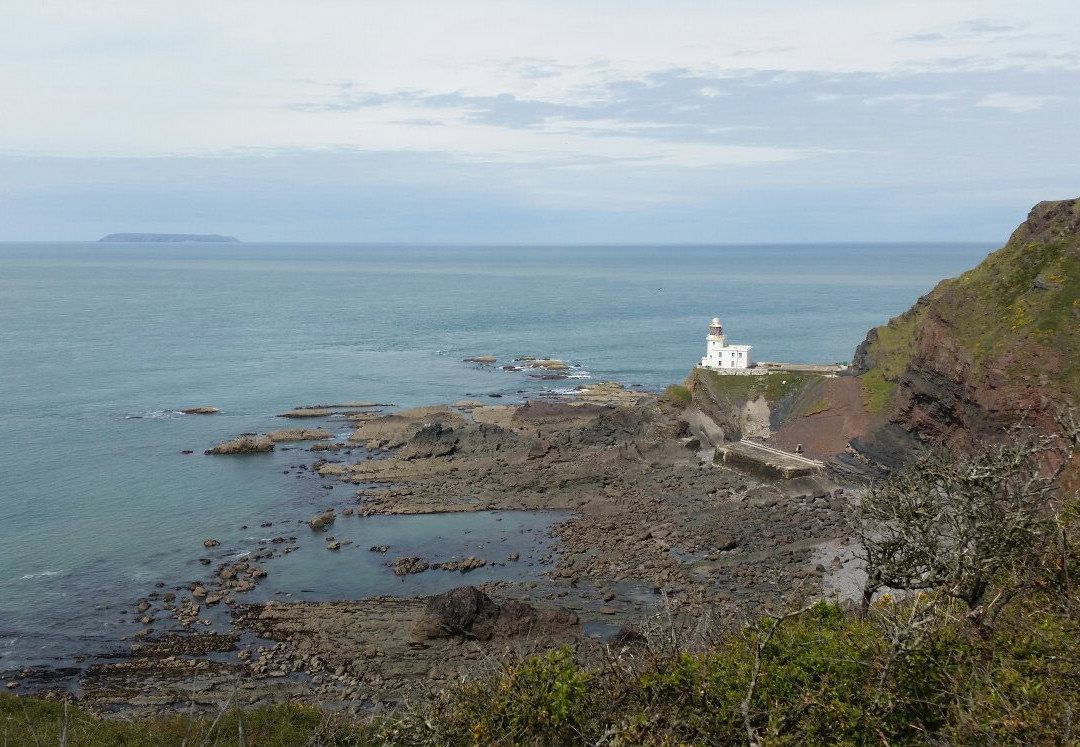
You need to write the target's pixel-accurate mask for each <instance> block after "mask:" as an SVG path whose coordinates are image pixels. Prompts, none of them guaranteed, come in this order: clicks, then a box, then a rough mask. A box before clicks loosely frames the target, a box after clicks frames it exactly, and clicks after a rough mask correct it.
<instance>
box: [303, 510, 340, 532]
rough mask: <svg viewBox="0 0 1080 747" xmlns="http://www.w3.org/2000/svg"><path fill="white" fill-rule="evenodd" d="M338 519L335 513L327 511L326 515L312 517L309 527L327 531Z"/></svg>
mask: <svg viewBox="0 0 1080 747" xmlns="http://www.w3.org/2000/svg"><path fill="white" fill-rule="evenodd" d="M336 518H337V516H336V515H335V514H334V512H333V511H327V512H326V513H323V514H319V515H317V516H313V517H311V520H310V521H309V522H308V526H309V527H311V528H312V529H326V528H327V527H328V526H330V525H331V524H333V523H334V519H336Z"/></svg>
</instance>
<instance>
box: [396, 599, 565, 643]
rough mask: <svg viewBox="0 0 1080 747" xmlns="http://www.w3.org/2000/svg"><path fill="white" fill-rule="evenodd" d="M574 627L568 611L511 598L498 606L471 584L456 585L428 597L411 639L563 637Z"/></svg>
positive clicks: (483, 639)
mask: <svg viewBox="0 0 1080 747" xmlns="http://www.w3.org/2000/svg"><path fill="white" fill-rule="evenodd" d="M577 628H578V617H577V615H575V614H574V613H573V612H571V611H570V610H565V609H538V608H536V607H533V606H532V605H531V604H526V603H525V602H519V601H515V600H510V601H506V602H503V603H502V604H501V605H500V604H496V603H495V602H494V601H493V600H492V599H491V597H489V596H488V595H487V594H484V593H483V592H482V591H480V590H479V589H477V588H476V587H475V586H459V587H458V588H456V589H451V590H450V591H448V592H446V593H445V594H439V595H438V596H435V597H432V598H431V600H430V601H429V602H428V603H427V607H425V608H424V612H423V613H422V614H421V616H420V619H419V620H417V621H416V623H415V624H414V625H413V628H412V638H413V639H414V640H417V641H424V640H427V639H431V638H449V637H454V636H464V637H468V638H475V639H479V640H482V641H487V640H490V639H491V638H493V637H495V638H528V639H530V640H538V639H560V638H563V639H565V638H566V637H568V636H573V635H575V634H576V633H577Z"/></svg>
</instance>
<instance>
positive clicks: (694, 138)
mask: <svg viewBox="0 0 1080 747" xmlns="http://www.w3.org/2000/svg"><path fill="white" fill-rule="evenodd" d="M1078 123H1080V3H1077V2H1075V0H1071V1H1070V0H1054V1H1051V0H1028V1H1027V2H1023V3H1020V2H1015V0H1010V2H995V1H994V0H980V1H978V2H969V1H968V0H947V1H943V0H932V1H927V0H904V2H895V0H891V1H890V2H879V1H878V0H815V2H813V3H808V2H805V0H759V1H758V2H752V3H751V2H745V0H743V1H740V2H732V1H721V0H714V1H708V2H707V1H706V0H697V1H695V2H690V1H687V0H665V2H656V0H646V1H641V2H639V1H638V0H618V1H616V0H610V1H609V0H591V1H590V0H575V1H573V2H571V1H569V0H544V1H543V2H540V1H536V2H525V1H515V0H455V2H453V3H448V2H445V0H436V1H431V2H423V1H417V0H392V1H387V2H380V1H375V0H351V1H344V0H304V1H301V0H295V1H294V2H281V1H279V0H257V1H252V2H245V1H241V0H236V1H231V0H214V1H212V2H206V1H204V0H186V2H184V3H175V2H159V1H157V0H137V1H136V0H130V1H125V2H113V1H110V0H93V2H82V1H81V0H36V1H31V0H0V241H22V240H27V241H47V240H72V241H78V240H91V239H96V238H98V237H99V236H101V235H103V234H105V233H111V232H117V231H154V232H181V233H227V234H233V235H236V236H238V237H240V238H241V239H243V240H247V241H304V240H310V241H350V242H351V241H357V242H397V241H400V242H436V243H437V242H453V243H471V242H472V243H502V242H507V243H516V242H521V243H578V242H581V243H627V242H633V243H726V242H802V241H807V242H812V241H965V240H971V241H997V242H999V243H1003V242H1004V240H1005V239H1006V238H1007V236H1008V234H1009V232H1010V231H1011V230H1012V229H1013V228H1015V226H1016V225H1017V224H1018V223H1019V222H1020V221H1021V220H1022V219H1023V218H1024V216H1025V215H1026V213H1027V211H1028V210H1029V209H1030V208H1031V206H1032V205H1034V204H1035V203H1036V202H1038V201H1040V200H1045V199H1063V198H1069V197H1077V196H1078V195H1080V140H1078V134H1077V124H1078Z"/></svg>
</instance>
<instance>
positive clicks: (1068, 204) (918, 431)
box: [853, 199, 1080, 455]
mask: <svg viewBox="0 0 1080 747" xmlns="http://www.w3.org/2000/svg"><path fill="white" fill-rule="evenodd" d="M853 368H854V370H855V373H856V374H857V375H858V376H859V377H860V378H861V379H862V381H863V386H864V389H865V390H866V391H867V392H869V393H871V396H869V397H868V401H869V402H872V403H873V405H874V406H875V407H877V408H878V409H879V410H880V412H881V414H883V415H884V416H885V417H886V419H887V421H888V422H889V424H890V427H891V430H892V432H891V434H889V437H891V438H894V439H896V438H899V441H898V442H897V444H898V448H901V449H904V450H908V451H910V449H911V448H913V445H914V444H916V443H918V442H922V443H933V444H944V445H946V446H948V447H950V448H953V449H961V450H966V449H970V448H972V447H974V445H975V444H977V443H978V442H980V441H982V440H985V439H994V438H999V437H1000V436H1001V434H1002V433H1003V432H1004V430H1005V428H1007V427H1008V426H1010V425H1013V424H1016V423H1019V422H1024V423H1026V424H1029V425H1032V426H1035V427H1036V428H1039V429H1040V430H1044V431H1048V430H1051V429H1052V428H1053V427H1054V418H1055V416H1056V414H1057V413H1059V412H1061V411H1062V409H1063V408H1066V407H1070V406H1072V407H1075V406H1076V405H1077V404H1078V403H1080V199H1074V200H1060V201H1054V202H1040V203H1039V204H1038V205H1036V206H1035V207H1034V208H1033V209H1032V210H1031V212H1030V214H1029V215H1028V218H1027V220H1026V221H1024V222H1023V223H1021V224H1020V226H1019V227H1018V228H1017V229H1016V230H1015V231H1014V232H1013V234H1012V236H1011V237H1010V239H1009V241H1008V243H1006V244H1005V246H1004V247H1002V248H1001V249H999V250H997V251H995V252H993V253H991V254H990V255H989V256H988V257H987V258H986V259H985V260H984V261H983V262H982V263H981V264H979V265H978V266H977V267H975V268H974V269H972V270H969V271H968V272H965V273H964V274H962V275H960V276H959V277H957V278H953V279H950V280H944V281H942V282H940V283H939V284H938V285H937V287H935V288H934V289H933V290H932V291H931V292H930V293H928V294H927V295H926V296H924V297H923V298H921V299H919V301H918V302H917V303H916V304H915V305H914V306H913V307H912V308H911V309H909V310H908V311H907V312H905V313H904V314H902V315H900V316H898V317H896V318H895V319H892V320H891V321H890V322H889V323H888V324H887V325H884V326H882V327H877V328H876V329H873V330H871V331H870V333H869V334H868V335H867V337H866V340H865V341H863V343H862V344H861V345H859V347H858V350H857V351H856V354H855V358H854V360H853ZM901 434H909V435H911V436H915V437H916V438H914V439H908V440H907V443H906V444H904V443H901V442H903V441H904V438H903V437H902V435H901ZM916 439H917V440H916ZM853 446H855V449H854V451H855V452H859V444H858V443H854V444H853ZM856 455H857V454H856Z"/></svg>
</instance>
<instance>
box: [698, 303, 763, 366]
mask: <svg viewBox="0 0 1080 747" xmlns="http://www.w3.org/2000/svg"><path fill="white" fill-rule="evenodd" d="M753 349H754V348H753V346H751V345H728V344H727V338H726V337H725V336H724V327H723V325H721V324H720V317H717V316H714V317H713V320H712V322H710V323H709V335H708V337H706V338H705V357H704V358H702V359H701V365H702V367H704V368H714V369H717V370H720V371H725V370H726V371H730V370H737V369H740V368H751V367H753V365H754V360H753V357H752V353H753Z"/></svg>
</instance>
